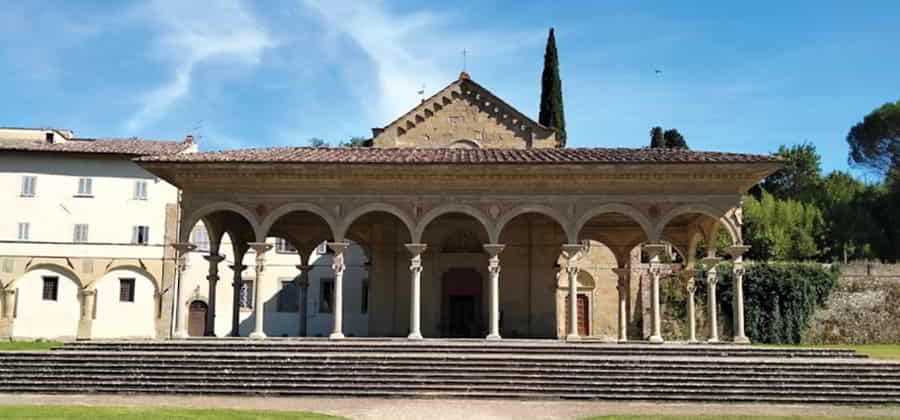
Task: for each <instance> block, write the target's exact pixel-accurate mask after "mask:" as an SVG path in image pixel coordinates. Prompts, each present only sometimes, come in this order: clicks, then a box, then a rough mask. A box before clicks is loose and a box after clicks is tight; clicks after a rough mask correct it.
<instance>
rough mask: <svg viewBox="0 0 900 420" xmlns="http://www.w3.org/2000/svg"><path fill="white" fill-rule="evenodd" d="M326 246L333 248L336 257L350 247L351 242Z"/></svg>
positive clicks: (332, 243)
mask: <svg viewBox="0 0 900 420" xmlns="http://www.w3.org/2000/svg"><path fill="white" fill-rule="evenodd" d="M325 245H327V246H328V247H329V248H331V250H332V251H334V254H335V255H341V254H343V253H344V251H346V250H347V248H349V247H350V242H326V243H325Z"/></svg>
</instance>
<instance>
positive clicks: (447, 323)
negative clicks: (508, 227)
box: [407, 212, 503, 337]
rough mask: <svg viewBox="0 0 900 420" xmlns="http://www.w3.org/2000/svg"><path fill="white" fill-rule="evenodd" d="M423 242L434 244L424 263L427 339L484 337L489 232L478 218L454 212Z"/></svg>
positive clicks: (427, 230)
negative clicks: (459, 336) (485, 246)
mask: <svg viewBox="0 0 900 420" xmlns="http://www.w3.org/2000/svg"><path fill="white" fill-rule="evenodd" d="M421 237H422V242H424V243H426V244H428V249H426V251H425V254H424V255H423V258H422V265H423V271H422V290H421V302H422V304H421V308H422V334H423V335H424V336H426V337H451V336H453V335H461V334H464V335H465V336H471V337H484V336H485V335H486V333H487V327H486V324H487V323H486V322H485V321H484V320H487V319H488V311H489V308H488V305H489V296H488V292H489V290H490V288H489V285H488V284H487V280H488V273H487V268H488V255H487V254H486V253H485V251H484V244H487V243H489V242H490V241H489V234H488V229H487V227H486V226H485V225H484V224H483V223H482V222H481V221H480V220H479V219H478V218H476V217H475V216H473V215H470V214H466V213H461V212H449V213H444V214H440V215H438V216H436V217H434V218H432V219H431V220H430V221H428V222H427V225H425V227H424V229H422V235H421ZM500 258H501V260H502V258H503V257H502V254H501V257H500ZM501 283H502V280H501ZM475 284H479V285H480V287H475ZM501 290H502V286H501ZM501 296H502V292H501ZM501 301H502V299H501ZM501 307H502V305H501ZM407 312H408V311H407ZM407 319H408V316H407ZM500 324H501V328H502V324H503V322H502V310H501V322H500ZM451 328H452V330H451Z"/></svg>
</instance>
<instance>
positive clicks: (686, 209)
mask: <svg viewBox="0 0 900 420" xmlns="http://www.w3.org/2000/svg"><path fill="white" fill-rule="evenodd" d="M691 213H698V214H703V215H706V216H708V217H711V218H712V219H713V220H715V221H716V226H721V227H722V228H724V229H725V232H727V233H728V236H729V237H731V242H732V243H733V244H739V243H741V229H740V227H736V226H735V225H734V224H732V223H731V221H729V220H728V218H727V217H725V216H726V215H727V214H728V212H727V211H724V212H723V211H722V210H720V209H717V208H715V207H713V206H710V205H708V204H702V203H693V204H684V205H681V206H678V207H675V208H674V209H672V210H669V212H667V213H666V214H665V215H664V216H663V217H661V218H660V219H659V223H657V224H656V228H655V229H654V235H655V236H654V237H655V238H656V239H659V238H660V237H662V233H663V230H665V228H666V225H667V224H669V222H671V221H672V219H674V218H676V217H678V216H680V215H682V214H691ZM713 231H715V229H713Z"/></svg>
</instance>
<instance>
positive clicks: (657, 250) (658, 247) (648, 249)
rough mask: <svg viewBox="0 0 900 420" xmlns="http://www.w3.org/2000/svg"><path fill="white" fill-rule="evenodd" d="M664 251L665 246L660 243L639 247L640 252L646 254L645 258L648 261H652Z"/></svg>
mask: <svg viewBox="0 0 900 420" xmlns="http://www.w3.org/2000/svg"><path fill="white" fill-rule="evenodd" d="M666 249H668V247H667V246H666V244H661V243H652V244H646V245H644V246H643V247H641V250H642V251H644V252H645V253H647V258H649V259H650V261H653V259H654V258H657V257H659V256H660V255H662V254H663V253H665V252H666Z"/></svg>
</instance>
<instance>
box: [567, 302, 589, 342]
mask: <svg viewBox="0 0 900 420" xmlns="http://www.w3.org/2000/svg"><path fill="white" fill-rule="evenodd" d="M577 304H578V308H577V309H576V310H577V311H578V335H580V336H582V337H587V336H589V335H591V316H590V311H589V310H588V309H589V308H588V297H587V295H581V294H580V295H578V302H577ZM565 305H566V333H568V332H569V331H571V330H572V326H571V322H569V319H570V318H569V314H570V313H571V312H570V311H569V297H568V296H566V303H565Z"/></svg>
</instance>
